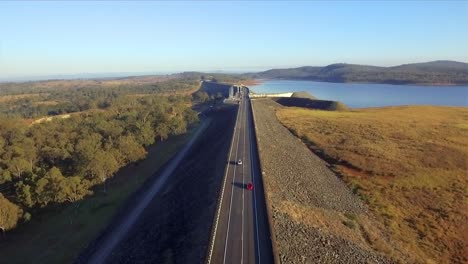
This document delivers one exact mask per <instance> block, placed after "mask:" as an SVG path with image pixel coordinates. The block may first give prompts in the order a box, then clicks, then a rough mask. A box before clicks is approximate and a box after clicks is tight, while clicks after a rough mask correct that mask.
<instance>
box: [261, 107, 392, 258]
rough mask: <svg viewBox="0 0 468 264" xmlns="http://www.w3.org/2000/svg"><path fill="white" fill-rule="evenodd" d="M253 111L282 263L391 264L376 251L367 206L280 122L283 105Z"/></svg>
mask: <svg viewBox="0 0 468 264" xmlns="http://www.w3.org/2000/svg"><path fill="white" fill-rule="evenodd" d="M252 106H253V112H254V118H255V129H256V133H257V140H258V148H259V154H260V160H261V169H262V174H263V181H264V185H265V192H266V196H267V199H268V202H269V204H270V206H271V208H269V209H270V211H271V216H272V230H273V233H274V235H275V236H276V246H277V250H278V252H277V253H278V254H279V257H280V261H281V263H390V261H389V260H388V259H387V258H385V257H383V256H382V255H381V254H379V253H377V251H375V250H374V248H375V247H376V246H377V244H376V243H374V242H376V241H378V239H377V238H376V237H379V236H382V234H380V233H379V228H378V227H376V226H374V225H373V221H372V220H371V219H370V217H369V216H368V214H369V213H368V210H367V208H366V206H365V205H364V204H363V203H362V202H361V200H360V199H359V198H358V197H357V196H356V195H354V194H353V193H352V192H351V191H350V190H349V189H348V187H347V186H346V185H345V184H344V182H342V181H341V180H340V179H339V178H338V177H337V176H336V175H335V174H334V173H333V172H332V171H331V170H330V169H329V168H328V167H327V163H325V162H324V161H323V160H321V159H320V158H319V157H317V156H316V155H314V154H313V153H312V152H311V151H310V150H309V149H308V148H307V147H306V146H305V145H304V144H303V143H302V142H301V141H300V140H299V139H298V138H296V137H295V136H293V135H292V134H291V133H290V132H289V131H288V130H287V129H286V128H285V127H283V126H282V125H281V124H280V123H279V121H278V120H277V118H276V115H275V108H277V107H281V106H280V105H279V104H277V103H275V102H274V101H272V100H271V99H258V100H253V101H252ZM379 245H381V246H382V247H384V248H388V246H387V245H386V244H385V243H383V245H382V243H379Z"/></svg>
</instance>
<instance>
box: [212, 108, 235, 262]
mask: <svg viewBox="0 0 468 264" xmlns="http://www.w3.org/2000/svg"><path fill="white" fill-rule="evenodd" d="M238 120H239V110H238V111H237V114H236V122H235V123H234V132H233V135H232V140H231V146H230V147H229V157H228V163H227V168H226V173H225V174H224V182H223V187H222V188H221V196H220V199H219V203H220V205H219V207H218V212H217V215H216V220H215V225H214V232H213V241H212V243H211V247H210V252H209V254H208V260H207V263H208V264H210V263H211V257H212V256H213V249H214V245H215V242H216V232H217V231H218V222H219V216H220V214H221V206H222V204H223V197H224V189H225V187H226V180H227V175H228V172H229V164H230V162H231V154H232V150H233V148H232V145H233V144H234V141H235V138H236V130H237V122H238Z"/></svg>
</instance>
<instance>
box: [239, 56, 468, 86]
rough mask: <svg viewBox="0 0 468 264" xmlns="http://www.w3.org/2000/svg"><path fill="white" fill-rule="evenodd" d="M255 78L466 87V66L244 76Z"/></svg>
mask: <svg viewBox="0 0 468 264" xmlns="http://www.w3.org/2000/svg"><path fill="white" fill-rule="evenodd" d="M247 76H248V77H250V78H258V79H301V80H315V81H326V82H362V83H389V84H443V85H453V84H465V85H466V84H468V63H463V62H455V61H433V62H426V63H413V64H405V65H400V66H395V67H376V66H368V65H356V64H346V63H338V64H331V65H328V66H325V67H310V66H305V67H299V68H289V69H272V70H268V71H264V72H259V73H253V74H247Z"/></svg>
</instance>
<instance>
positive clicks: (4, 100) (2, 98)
mask: <svg viewBox="0 0 468 264" xmlns="http://www.w3.org/2000/svg"><path fill="white" fill-rule="evenodd" d="M41 95H46V94H38V93H31V94H16V95H2V96H0V103H7V102H12V101H16V100H19V99H24V98H35V97H39V96H41Z"/></svg>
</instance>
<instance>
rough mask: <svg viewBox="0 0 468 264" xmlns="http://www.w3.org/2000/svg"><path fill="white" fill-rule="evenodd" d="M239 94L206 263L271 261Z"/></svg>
mask: <svg viewBox="0 0 468 264" xmlns="http://www.w3.org/2000/svg"><path fill="white" fill-rule="evenodd" d="M242 93H243V94H244V96H242V99H241V101H240V104H239V110H238V115H237V120H236V126H235V128H234V135H233V140H232V145H231V149H230V153H229V160H228V164H227V168H226V175H225V181H224V183H223V186H222V190H221V199H220V203H221V204H220V209H219V213H218V214H217V216H216V219H215V223H214V225H215V226H214V235H213V243H212V245H211V248H210V250H209V253H208V254H209V255H208V261H207V262H208V263H273V254H272V247H271V239H270V231H269V227H268V218H267V213H266V206H265V200H264V197H265V196H264V194H263V185H262V180H261V176H260V170H259V162H258V155H257V148H256V144H255V137H254V130H253V118H252V111H251V105H250V100H249V99H248V96H247V93H248V90H247V89H245V88H244V89H243V91H242ZM239 160H241V161H242V164H238V161H239ZM248 183H253V186H254V188H253V190H248V189H247V188H246V187H247V184H248Z"/></svg>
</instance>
